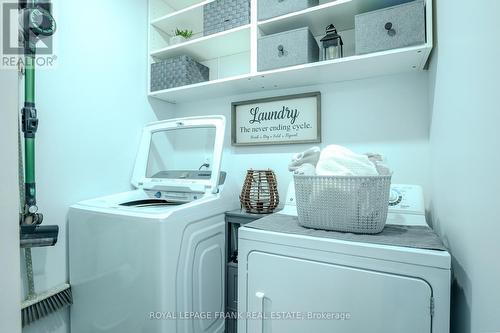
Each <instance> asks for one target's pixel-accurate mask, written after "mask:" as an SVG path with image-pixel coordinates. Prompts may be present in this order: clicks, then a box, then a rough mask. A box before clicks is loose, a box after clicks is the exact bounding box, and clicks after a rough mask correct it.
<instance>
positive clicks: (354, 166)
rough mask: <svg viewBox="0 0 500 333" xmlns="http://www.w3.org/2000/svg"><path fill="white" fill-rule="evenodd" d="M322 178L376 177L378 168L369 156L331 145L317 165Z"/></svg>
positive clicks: (324, 151)
mask: <svg viewBox="0 0 500 333" xmlns="http://www.w3.org/2000/svg"><path fill="white" fill-rule="evenodd" d="M316 174H318V175H320V176H376V175H378V174H379V173H378V171H377V168H376V167H375V165H374V164H373V163H372V162H371V161H370V159H369V158H368V156H367V155H359V154H356V153H354V152H352V151H350V150H349V149H347V148H345V147H342V146H338V145H329V146H327V147H325V148H324V149H323V150H322V151H321V154H320V157H319V161H318V164H317V165H316Z"/></svg>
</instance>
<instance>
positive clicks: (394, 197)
mask: <svg viewBox="0 0 500 333" xmlns="http://www.w3.org/2000/svg"><path fill="white" fill-rule="evenodd" d="M401 200H403V196H402V195H401V192H399V191H398V190H396V189H393V188H391V192H390V193H389V206H396V205H397V204H399V203H400V202H401Z"/></svg>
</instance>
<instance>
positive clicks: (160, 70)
mask: <svg viewBox="0 0 500 333" xmlns="http://www.w3.org/2000/svg"><path fill="white" fill-rule="evenodd" d="M208 79H209V69H208V67H207V66H204V65H202V64H200V63H199V62H197V61H195V60H194V59H192V58H191V57H189V56H179V57H175V58H170V59H166V60H163V61H160V62H156V63H154V64H151V91H156V90H162V89H168V88H174V87H179V86H185V85H188V84H193V83H199V82H204V81H208Z"/></svg>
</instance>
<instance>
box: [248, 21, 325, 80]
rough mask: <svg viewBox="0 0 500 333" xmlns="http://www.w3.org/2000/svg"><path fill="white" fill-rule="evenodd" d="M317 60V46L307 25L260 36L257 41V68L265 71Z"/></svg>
mask: <svg viewBox="0 0 500 333" xmlns="http://www.w3.org/2000/svg"><path fill="white" fill-rule="evenodd" d="M318 60H319V47H318V43H317V42H316V39H314V36H313V35H312V33H311V31H310V30H309V28H308V27H304V28H299V29H295V30H290V31H286V32H281V33H278V34H274V35H269V36H264V37H261V38H260V39H259V40H258V42H257V68H258V70H259V71H266V70H270V69H274V68H280V67H288V66H295V65H300V64H306V63H309V62H315V61H318Z"/></svg>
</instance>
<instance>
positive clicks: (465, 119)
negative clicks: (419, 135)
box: [430, 0, 500, 333]
mask: <svg viewBox="0 0 500 333" xmlns="http://www.w3.org/2000/svg"><path fill="white" fill-rule="evenodd" d="M499 13H500V2H499V1H497V0H483V1H458V2H457V1H449V0H448V1H446V0H441V1H440V0H438V1H436V18H435V21H436V25H437V27H436V28H437V34H436V37H437V43H438V48H437V50H435V51H434V55H433V57H432V62H431V74H432V77H431V80H430V91H431V93H430V102H431V108H432V126H431V151H432V204H431V207H432V220H433V223H434V226H435V228H436V229H437V230H438V231H439V233H440V234H441V235H442V237H443V239H444V240H445V242H446V243H447V245H448V246H449V248H450V251H451V254H452V256H453V262H452V264H453V278H454V283H453V289H452V318H451V327H452V332H454V333H462V332H463V333H469V332H472V333H479V332H500V316H499V314H500V301H499V298H500V287H499V281H500V265H499V261H498V255H499V253H500V240H499V235H500V218H499V215H498V211H497V209H498V205H499V203H500V194H499V193H500V191H499V189H500V177H499V170H500V169H499V165H500V154H499V149H500V134H499V133H500V131H499V124H500V106H499V102H498V96H499V92H500V90H499V83H498V82H499V78H500V65H499V59H500V45H499V41H500V39H499V36H498V27H499V26H498V14H499Z"/></svg>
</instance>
